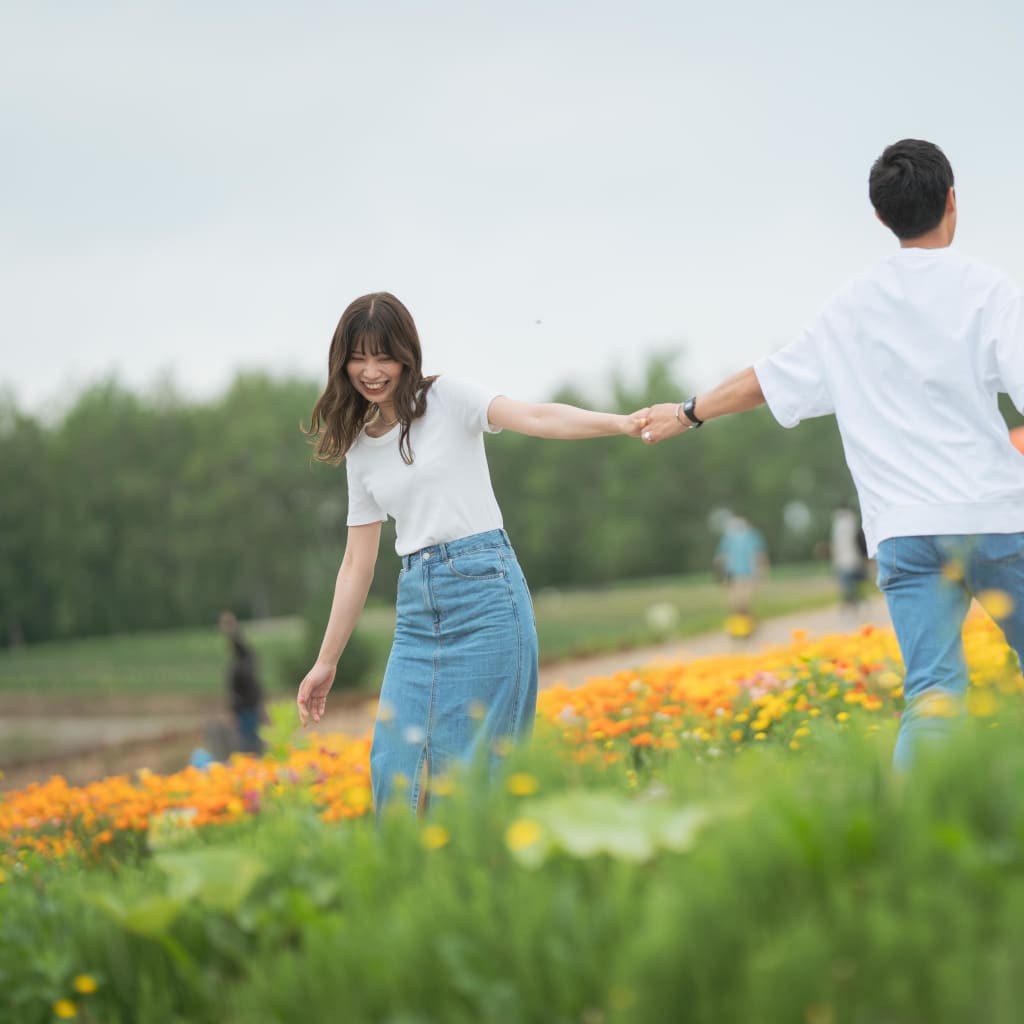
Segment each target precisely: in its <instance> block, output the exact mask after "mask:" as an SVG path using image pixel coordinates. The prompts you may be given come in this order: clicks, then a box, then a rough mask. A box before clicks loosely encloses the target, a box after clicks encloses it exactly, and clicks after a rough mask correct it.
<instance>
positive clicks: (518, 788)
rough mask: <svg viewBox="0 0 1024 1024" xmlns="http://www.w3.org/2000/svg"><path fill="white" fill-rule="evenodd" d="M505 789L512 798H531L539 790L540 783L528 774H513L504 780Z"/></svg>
mask: <svg viewBox="0 0 1024 1024" xmlns="http://www.w3.org/2000/svg"><path fill="white" fill-rule="evenodd" d="M505 788H506V789H507V790H508V791H509V792H510V793H511V794H512V795H513V796H532V795H533V794H534V793H536V792H537V790H538V789H540V783H539V782H538V781H537V778H536V776H534V775H531V774H530V773H529V772H513V773H512V774H511V775H510V776H509V777H508V778H507V779H506V780H505Z"/></svg>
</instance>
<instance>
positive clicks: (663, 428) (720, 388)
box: [642, 366, 765, 444]
mask: <svg viewBox="0 0 1024 1024" xmlns="http://www.w3.org/2000/svg"><path fill="white" fill-rule="evenodd" d="M764 401H765V398H764V392H763V391H762V390H761V385H760V383H759V382H758V379H757V374H756V373H754V368H753V367H752V366H748V367H747V368H746V369H745V370H740V372H739V373H734V374H733V375H732V376H731V377H728V378H726V379H725V380H723V381H722V383H721V384H717V385H716V386H715V387H713V388H711V390H710V391H702V392H701V393H700V394H699V395H697V396H696V400H695V401H694V405H693V411H694V415H696V416H697V418H698V419H700V420H701V421H706V420H713V419H716V418H717V417H719V416H728V415H729V414H730V413H734V412H746V411H747V410H748V409H756V408H757V407H758V406H759V405H764ZM648 417H649V422H648V424H647V426H646V427H645V428H644V431H643V435H642V437H643V440H644V441H645V442H647V443H648V444H657V443H658V442H659V441H664V440H665V439H666V438H669V437H675V435H676V434H682V433H685V432H686V431H687V430H692V429H693V428H694V426H695V424H692V423H691V422H690V421H689V420H688V419H687V418H686V414H685V413H684V412H683V408H682V402H679V403H678V404H677V403H675V402H664V403H662V404H659V405H652V406H651V408H650V412H649V414H648Z"/></svg>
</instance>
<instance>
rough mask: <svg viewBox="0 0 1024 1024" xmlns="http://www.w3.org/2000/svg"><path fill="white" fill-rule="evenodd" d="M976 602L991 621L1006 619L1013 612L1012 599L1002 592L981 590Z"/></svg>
mask: <svg viewBox="0 0 1024 1024" xmlns="http://www.w3.org/2000/svg"><path fill="white" fill-rule="evenodd" d="M977 600H978V604H980V605H981V607H982V608H984V609H985V611H987V612H988V613H989V615H991V616H992V618H993V619H997V620H998V619H1008V618H1009V617H1010V614H1011V612H1012V611H1013V598H1012V597H1010V595H1009V594H1007V593H1006V591H1004V590H983V591H982V592H981V593H980V594H978V595H977Z"/></svg>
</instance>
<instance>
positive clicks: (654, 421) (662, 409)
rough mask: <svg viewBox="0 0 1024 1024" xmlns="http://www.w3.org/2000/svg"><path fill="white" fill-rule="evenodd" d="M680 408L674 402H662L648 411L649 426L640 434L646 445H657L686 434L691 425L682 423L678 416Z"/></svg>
mask: <svg viewBox="0 0 1024 1024" xmlns="http://www.w3.org/2000/svg"><path fill="white" fill-rule="evenodd" d="M678 408H679V406H678V405H676V404H675V403H674V402H662V403H659V404H658V405H652V406H651V408H650V409H649V410H648V414H649V418H648V422H647V426H646V427H645V428H644V430H643V431H642V433H641V434H640V439H641V440H642V441H643V442H644V444H657V443H658V442H659V441H664V440H665V439H666V438H669V437H675V436H676V434H682V433H685V431H687V430H689V429H690V425H689V424H687V423H684V422H682V421H681V420H680V419H679V417H677V416H676V409H678Z"/></svg>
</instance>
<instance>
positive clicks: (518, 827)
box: [505, 818, 543, 853]
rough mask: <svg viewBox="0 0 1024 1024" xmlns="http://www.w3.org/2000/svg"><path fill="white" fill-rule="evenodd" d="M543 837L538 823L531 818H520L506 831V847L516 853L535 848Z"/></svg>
mask: <svg viewBox="0 0 1024 1024" xmlns="http://www.w3.org/2000/svg"><path fill="white" fill-rule="evenodd" d="M541 835H543V829H542V828H541V827H540V825H539V824H538V823H537V822H536V821H533V820H532V819H531V818H519V819H518V820H517V821H513V822H512V824H511V825H509V827H508V828H507V829H506V830H505V845H506V846H507V847H508V848H509V849H510V850H512V852H513V853H515V852H517V851H519V850H525V849H526V847H528V846H533V844H534V843H536V842H537V841H538V840H539V839H540V837H541Z"/></svg>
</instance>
